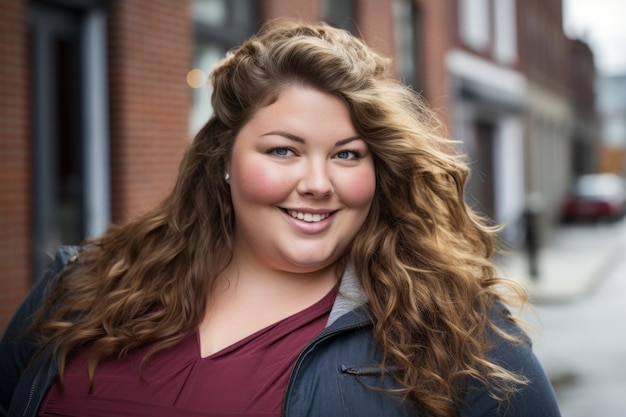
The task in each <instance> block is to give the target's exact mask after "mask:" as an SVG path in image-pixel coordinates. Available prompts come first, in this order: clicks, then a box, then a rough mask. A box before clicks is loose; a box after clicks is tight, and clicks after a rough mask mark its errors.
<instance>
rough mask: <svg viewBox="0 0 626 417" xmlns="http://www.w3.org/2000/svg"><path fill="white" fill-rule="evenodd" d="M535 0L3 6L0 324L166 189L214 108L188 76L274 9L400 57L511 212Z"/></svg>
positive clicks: (105, 1) (493, 211)
mask: <svg viewBox="0 0 626 417" xmlns="http://www.w3.org/2000/svg"><path fill="white" fill-rule="evenodd" d="M527 3H529V2H522V1H515V0H341V1H338V0H179V1H170V0H151V1H141V0H0V48H1V53H0V60H1V61H0V92H1V93H2V94H0V268H1V270H2V271H3V272H2V275H0V331H2V329H4V327H5V326H6V323H7V321H8V320H9V317H10V316H11V314H12V313H13V311H14V310H15V309H16V308H17V306H18V304H19V302H20V300H21V299H22V298H23V297H24V295H25V294H26V292H27V291H28V289H29V288H30V287H31V285H32V283H33V281H34V280H35V279H36V278H37V277H38V276H39V275H40V272H41V270H42V268H43V265H44V264H45V262H46V259H47V257H48V256H49V254H50V253H52V252H53V251H54V249H55V248H56V247H57V246H58V245H59V244H61V243H64V244H65V243H67V244H75V243H79V242H80V241H82V240H83V239H84V238H88V237H93V236H97V235H98V234H100V233H102V231H103V230H104V229H105V228H106V227H107V225H108V224H110V223H111V222H123V221H125V220H127V219H129V218H131V217H133V216H136V215H137V214H139V213H141V212H142V211H144V210H145V209H146V208H148V207H151V206H152V205H154V204H155V203H156V202H157V201H159V200H160V199H161V198H162V197H163V196H164V195H165V194H166V193H167V192H168V191H169V189H170V188H171V186H172V185H173V182H174V180H175V177H176V173H177V168H178V164H179V161H180V158H181V155H182V153H183V150H184V148H185V146H186V145H187V143H188V141H189V140H190V137H191V136H193V133H194V132H195V131H196V130H197V129H198V128H199V126H200V125H201V124H203V123H204V121H206V120H207V118H208V116H209V114H210V103H209V100H208V98H209V91H208V88H191V87H190V85H188V82H189V81H187V75H188V73H189V71H190V70H192V69H194V68H195V69H198V70H200V71H204V73H205V74H206V73H208V72H209V71H210V69H211V67H212V65H213V64H214V63H215V62H216V61H217V60H218V59H219V58H220V57H221V56H222V55H223V53H224V52H225V51H226V50H228V49H229V48H231V47H233V46H234V45H236V44H238V43H239V42H241V41H242V40H243V39H245V38H247V37H248V36H249V35H250V34H252V33H253V32H254V31H256V29H258V27H259V25H260V24H261V23H262V22H263V21H265V20H267V19H272V18H275V17H296V18H300V19H303V20H311V21H318V20H326V21H328V22H330V23H332V24H334V25H338V26H341V27H344V28H346V29H349V30H351V31H353V32H354V33H356V34H358V35H359V36H362V37H363V38H364V39H365V41H366V42H367V43H368V44H370V45H372V46H373V47H374V48H376V49H377V50H378V51H379V52H381V53H382V54H385V55H388V56H394V57H395V59H396V64H395V69H396V74H397V76H398V77H399V78H401V79H403V80H404V81H405V82H406V83H407V84H409V85H411V86H413V88H414V89H415V90H416V91H419V92H421V93H422V94H423V96H424V97H425V98H426V100H427V101H428V102H429V104H430V105H431V106H432V107H433V108H435V109H436V110H437V111H438V112H439V114H440V115H441V117H442V119H443V121H444V125H445V126H446V128H447V131H448V133H449V134H450V135H451V136H454V137H456V138H458V139H461V140H462V141H463V142H464V144H465V147H466V150H467V152H468V154H469V155H470V156H472V157H473V160H474V162H475V163H476V168H477V172H480V173H481V175H484V176H483V177H482V178H484V179H485V181H474V182H473V183H472V184H471V187H470V189H471V191H472V193H473V195H474V197H476V198H477V200H478V201H477V204H479V205H480V208H481V209H483V210H484V211H485V212H487V213H488V214H489V215H491V216H492V217H494V218H495V219H496V220H497V221H499V222H510V221H511V220H513V219H515V217H516V216H517V215H518V214H519V212H520V211H521V209H522V205H523V198H524V192H525V187H527V182H525V181H524V175H525V174H524V172H525V170H527V168H525V166H524V146H522V141H524V140H526V139H525V138H527V133H524V132H526V131H525V130H524V129H525V127H524V126H525V125H524V123H521V122H520V118H521V117H525V115H526V107H525V103H526V102H527V100H528V99H527V90H526V86H527V77H532V78H533V79H536V80H537V83H538V84H541V85H544V80H543V78H542V76H541V75H537V76H535V75H534V74H535V69H533V68H535V66H536V65H534V64H533V66H531V65H530V64H528V62H529V61H528V59H530V58H528V59H527V58H526V56H527V54H526V52H524V51H525V50H526V49H525V48H527V47H526V46H525V45H527V42H526V41H522V39H523V38H524V37H530V36H531V35H533V34H532V33H529V32H528V29H527V28H526V25H527V23H525V22H526V21H527V20H528V19H530V18H529V17H527V16H526V14H527V13H530V12H529V11H528V10H529V9H526V8H525V7H522V6H523V5H525V4H527ZM530 3H532V5H530V6H528V7H529V8H530V7H532V8H534V9H533V10H534V11H533V13H538V14H539V15H540V19H545V18H546V17H545V15H546V14H550V13H552V14H551V15H550V19H552V20H551V23H550V25H551V26H550V27H551V30H552V31H553V32H554V33H553V32H549V33H546V34H545V36H553V35H554V36H556V37H557V38H558V39H561V36H562V29H560V28H559V27H558V26H559V25H560V23H559V22H558V19H559V18H560V17H559V16H557V15H555V14H554V13H556V11H557V8H558V7H560V0H550V2H548V3H549V4H550V7H551V9H550V10H548V9H545V7H547V6H542V7H543V8H541V7H540V3H543V2H542V1H540V0H533V1H531V2H530ZM530 3H529V4H530ZM546 4H547V3H546ZM544 9H545V10H544ZM528 24H530V23H528ZM558 30H561V32H560V34H557V32H558ZM533 36H534V35H533ZM559 42H560V41H559ZM528 48H531V47H530V46H529V47H528ZM559 48H560V47H559ZM529 50H530V49H529ZM557 52H558V53H559V57H567V53H568V52H567V51H566V50H563V51H562V50H561V49H558V51H557ZM550 53H554V51H552V50H550V51H546V52H545V55H546V57H547V58H546V59H553V58H549V57H548V55H549V54H550ZM537 65H539V64H537ZM555 65H556V64H555ZM200 73H201V72H200ZM547 82H548V88H550V80H549V79H548V80H547ZM564 91H566V90H564ZM558 94H559V97H561V94H567V93H566V92H563V93H562V92H561V90H559V91H558ZM526 163H528V162H526ZM477 178H481V177H480V176H478V177H477ZM507 230H508V229H507ZM513 232H514V230H513ZM513 234H514V233H513Z"/></svg>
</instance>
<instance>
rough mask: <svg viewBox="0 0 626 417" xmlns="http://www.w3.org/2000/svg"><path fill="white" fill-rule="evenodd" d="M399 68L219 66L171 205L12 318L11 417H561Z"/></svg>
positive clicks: (336, 43)
mask: <svg viewBox="0 0 626 417" xmlns="http://www.w3.org/2000/svg"><path fill="white" fill-rule="evenodd" d="M389 69H390V68H389V62H388V60H386V59H384V58H382V57H380V56H378V55H377V54H375V53H374V52H373V51H372V50H370V49H369V48H368V47H366V46H365V45H364V44H363V43H362V42H361V41H359V40H358V39H356V38H354V37H353V36H351V35H350V34H348V33H347V32H344V31H342V30H339V29H334V28H331V27H329V26H326V25H324V24H301V23H295V22H280V23H274V24H270V25H268V26H267V27H265V28H264V29H263V30H262V31H261V32H260V34H259V35H257V36H256V37H253V38H251V39H250V40H249V41H247V42H246V43H244V44H243V45H242V46H241V47H239V48H238V49H236V50H234V51H232V52H231V53H229V54H228V55H227V57H226V58H225V60H224V61H223V62H222V63H221V64H220V65H218V67H217V68H216V69H215V70H214V72H213V73H212V83H213V87H214V91H213V95H212V101H213V108H214V115H213V116H212V117H211V119H210V120H209V121H208V123H207V124H206V126H205V127H204V128H203V129H202V130H201V131H200V132H199V134H198V135H197V137H196V138H195V140H194V141H193V143H192V144H191V146H190V148H189V150H188V152H187V153H186V155H185V157H184V160H183V161H182V164H181V170H180V175H179V178H178V181H177V184H176V186H175V188H174V190H173V191H172V193H171V194H170V196H169V197H167V198H166V199H165V201H164V202H163V203H162V204H161V205H160V206H158V207H157V208H155V209H154V210H153V211H151V212H149V213H147V214H146V215H144V216H142V217H141V218H139V219H137V220H134V221H132V222H130V223H129V224H126V225H124V226H117V227H112V228H111V229H110V230H109V231H108V232H107V233H106V234H105V235H104V236H103V237H102V238H100V239H97V240H95V241H93V242H89V243H88V244H87V245H85V246H84V247H82V248H81V249H80V252H79V251H78V250H77V249H76V248H61V250H60V252H59V254H58V256H57V260H56V262H55V265H54V266H53V268H52V269H51V270H50V272H49V273H48V274H47V276H46V277H45V278H44V280H42V281H41V282H40V283H39V284H38V285H37V287H36V288H34V289H33V291H32V293H31V294H30V295H29V297H28V298H27V300H26V301H25V303H24V305H23V306H22V307H21V309H20V311H19V312H18V313H17V315H16V316H15V318H14V320H13V321H12V323H11V325H10V327H9V329H8V330H7V333H6V334H5V336H4V338H3V341H2V345H1V346H0V354H1V358H2V359H0V361H1V363H0V372H2V373H3V375H4V376H3V382H2V387H1V392H0V402H1V406H2V410H3V414H7V413H8V414H9V415H18V414H19V415H41V416H50V415H81V416H85V415H114V414H124V415H138V416H143V415H146V416H147V415H150V416H154V415H178V416H224V415H230V416H232V415H252V416H278V415H285V416H305V415H306V416H334V415H341V416H348V415H354V416H409V415H411V416H456V415H464V416H495V415H507V416H528V415H533V416H557V415H559V411H558V408H557V405H556V402H555V398H554V394H553V391H552V388H551V386H550V384H549V382H548V380H547V378H546V376H545V374H544V372H543V370H542V368H541V366H540V365H539V364H538V362H537V360H536V358H535V356H534V355H533V353H532V351H531V349H530V346H529V341H528V340H527V338H526V336H525V335H524V333H523V332H522V331H521V330H519V328H518V327H517V326H516V324H515V323H514V320H513V319H512V318H511V317H510V314H509V313H508V312H507V311H506V309H505V308H504V306H503V304H502V298H503V295H501V294H500V293H499V292H498V291H497V289H498V288H502V284H506V282H505V281H503V280H501V279H497V278H496V277H495V271H494V267H493V266H492V264H491V262H490V258H491V256H492V254H493V252H494V242H495V232H496V230H495V229H494V228H491V227H487V226H486V225H485V223H483V222H482V221H481V219H480V218H479V217H478V216H477V215H476V214H475V213H473V212H472V211H471V210H470V209H469V208H468V207H467V206H466V204H465V203H464V200H463V188H464V184H465V182H466V179H467V176H468V169H467V167H466V165H464V164H463V162H462V161H460V160H459V158H458V157H457V156H454V155H452V152H451V149H453V145H454V144H453V143H451V142H450V141H447V140H445V139H443V138H440V137H438V136H436V135H435V133H434V132H435V131H436V126H434V125H433V123H432V121H433V120H434V119H433V118H432V116H431V115H430V113H429V112H428V111H427V110H426V108H424V106H423V105H422V104H421V102H420V101H419V99H418V98H417V97H416V96H415V95H414V94H413V93H412V92H411V91H410V90H409V89H407V88H405V87H404V86H402V85H401V84H399V83H397V82H396V81H394V80H393V79H392V78H390V77H389V72H390V71H389ZM509 285H512V284H509ZM33 311H37V314H36V315H35V316H34V318H33V319H32V320H31V318H30V317H31V313H32V312H33ZM25 329H26V330H27V332H26V333H25V334H24V330H25ZM35 342H36V343H35Z"/></svg>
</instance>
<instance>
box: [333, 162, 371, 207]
mask: <svg viewBox="0 0 626 417" xmlns="http://www.w3.org/2000/svg"><path fill="white" fill-rule="evenodd" d="M339 184H340V185H339V187H338V188H339V190H338V191H339V192H340V193H341V199H342V201H343V202H344V203H346V204H348V205H350V206H352V207H363V208H364V207H369V205H370V204H371V202H372V200H373V198H374V192H375V189H376V177H375V175H374V169H373V167H372V168H371V169H362V170H359V171H358V172H355V173H353V175H349V176H347V175H346V176H343V177H341V179H340V182H339Z"/></svg>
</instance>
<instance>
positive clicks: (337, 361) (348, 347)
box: [0, 246, 560, 417]
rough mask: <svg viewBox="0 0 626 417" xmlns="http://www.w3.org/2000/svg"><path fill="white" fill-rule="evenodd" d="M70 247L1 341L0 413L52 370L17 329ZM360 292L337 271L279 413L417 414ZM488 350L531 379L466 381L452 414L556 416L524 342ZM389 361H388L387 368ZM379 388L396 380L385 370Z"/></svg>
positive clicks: (499, 319) (16, 408) (24, 410)
mask: <svg viewBox="0 0 626 417" xmlns="http://www.w3.org/2000/svg"><path fill="white" fill-rule="evenodd" d="M76 254H77V249H76V248H75V247H67V246H66V247H61V248H60V249H59V251H58V253H57V255H56V258H55V260H54V262H53V264H52V267H51V268H50V269H49V270H48V272H47V273H46V274H45V275H44V277H43V278H42V279H41V280H40V281H39V282H38V283H37V284H36V285H35V287H34V288H33V289H32V290H31V292H30V294H29V295H28V297H27V298H26V299H25V300H24V302H23V303H22V305H21V307H20V308H19V310H18V312H17V313H16V314H15V316H14V318H13V320H12V321H11V323H10V324H9V327H8V328H7V330H6V332H5V334H4V336H3V338H2V340H1V341H0V378H1V380H0V416H33V417H34V416H36V415H37V412H38V410H39V407H40V405H41V403H42V401H43V398H44V397H45V395H46V393H47V391H48V389H49V388H50V386H51V384H52V383H53V382H54V379H55V377H56V374H57V369H56V366H55V364H54V362H53V361H52V360H51V357H50V354H49V353H44V354H43V355H42V356H40V357H39V358H37V359H36V360H35V362H34V363H32V364H31V365H30V366H28V365H29V364H30V363H31V360H32V359H33V357H34V355H35V354H36V352H37V348H36V345H35V343H34V340H32V337H31V336H30V335H28V334H25V335H23V334H22V332H23V330H24V328H25V326H27V324H28V320H29V317H30V315H31V313H32V312H33V311H35V310H36V308H37V307H38V306H39V304H40V302H41V299H42V297H43V296H44V295H45V292H46V288H48V287H49V285H50V284H52V283H54V279H55V277H56V276H57V275H58V272H59V271H60V270H61V269H62V268H63V267H64V266H65V265H66V264H67V263H68V262H69V260H70V259H71V258H72V257H73V256H75V255H76ZM365 303H366V299H365V296H364V295H363V292H362V290H361V288H360V286H359V285H358V283H357V280H356V279H355V277H354V275H353V273H352V271H350V270H348V271H347V272H346V274H344V277H343V278H342V282H341V287H340V290H339V295H338V296H337V299H336V301H335V305H334V306H333V309H332V311H331V314H330V317H329V321H328V325H327V327H326V329H325V330H324V331H322V332H321V333H320V334H319V335H318V336H317V337H316V338H315V339H313V340H312V341H311V342H310V343H309V344H308V345H307V346H306V347H305V349H304V350H303V351H302V352H301V353H300V355H299V357H298V359H297V360H296V363H295V365H294V368H293V370H292V373H291V377H290V379H289V383H288V387H287V392H286V394H285V400H284V405H283V412H282V414H283V416H290V417H300V416H311V417H313V416H319V417H333V416H337V417H339V416H342V417H348V416H384V417H394V416H421V415H423V414H422V413H421V412H420V410H419V406H416V405H415V404H413V403H412V402H411V401H409V400H404V401H403V400H402V398H400V397H398V396H396V395H393V394H391V393H389V392H385V391H382V390H380V389H377V388H381V387H382V383H381V369H380V366H379V364H380V362H381V358H382V354H381V351H380V350H379V349H378V348H377V347H376V344H375V343H374V340H373V337H372V321H371V319H370V317H369V316H368V314H367V313H366V309H365V308H364V305H365ZM490 314H491V319H492V320H493V321H494V322H495V323H496V324H497V325H498V327H500V328H501V329H503V330H504V331H506V332H507V333H509V334H522V333H521V330H520V329H519V328H518V327H516V326H515V325H514V324H513V322H512V321H511V320H510V319H509V318H508V312H507V311H506V309H505V308H504V306H502V305H500V304H498V305H495V306H494V308H493V309H492V310H491V313H490ZM490 337H491V339H492V349H491V351H490V358H491V360H492V361H495V362H497V363H498V364H501V365H502V366H503V367H505V368H507V369H510V370H513V371H515V372H517V373H518V374H522V375H524V376H525V377H526V378H527V379H528V380H529V381H530V383H529V384H528V385H526V386H524V387H522V388H521V389H520V390H519V391H518V392H517V393H516V394H515V395H514V396H513V397H512V398H511V399H510V401H509V402H508V403H506V404H504V405H501V404H499V403H498V402H497V401H495V400H494V399H493V398H491V396H490V395H489V393H488V392H487V389H486V388H485V387H484V386H482V384H480V383H478V382H475V381H470V382H469V387H471V388H470V389H468V390H467V394H466V395H465V402H464V404H463V405H462V408H461V410H460V411H459V415H462V416H466V417H474V416H504V415H506V416H508V417H522V416H534V417H542V416H543V417H557V416H560V413H559V410H558V406H557V403H556V399H555V396H554V391H553V390H552V387H551V385H550V382H549V381H548V378H547V377H546V374H545V372H544V370H543V369H542V367H541V365H540V364H539V362H538V361H537V359H536V357H535V355H534V354H533V352H532V350H531V347H530V343H524V344H512V343H510V342H508V341H505V340H503V339H502V338H500V337H498V336H496V335H495V334H491V335H490ZM391 369H393V365H392V364H390V365H388V366H387V370H391ZM384 387H385V388H386V389H390V388H394V387H397V383H396V382H395V381H394V380H393V378H392V377H391V376H390V375H389V374H386V376H385V379H384Z"/></svg>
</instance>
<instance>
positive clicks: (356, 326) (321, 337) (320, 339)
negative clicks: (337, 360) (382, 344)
mask: <svg viewBox="0 0 626 417" xmlns="http://www.w3.org/2000/svg"><path fill="white" fill-rule="evenodd" d="M363 327H366V325H365V324H364V323H363V322H361V323H358V324H352V325H350V326H346V327H341V328H339V329H336V330H332V331H329V332H328V333H322V334H320V335H319V336H317V337H316V338H315V339H313V340H311V341H310V342H309V343H308V344H307V345H306V346H305V347H304V349H302V352H300V354H299V355H298V357H297V358H296V362H295V363H294V366H293V369H292V370H291V374H290V375H289V380H288V381H287V390H286V391H285V396H284V397H283V410H282V412H281V413H280V415H281V416H282V417H287V400H288V399H289V396H290V393H291V387H292V385H293V381H294V379H295V378H296V374H297V373H298V368H299V367H300V364H301V363H302V361H303V360H304V357H305V356H307V355H308V354H309V353H310V352H312V351H313V349H314V348H315V346H317V345H318V344H319V343H321V342H323V341H325V340H328V339H330V338H332V337H334V336H336V335H338V334H339V333H343V332H345V331H348V330H354V329H359V328H363Z"/></svg>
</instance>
